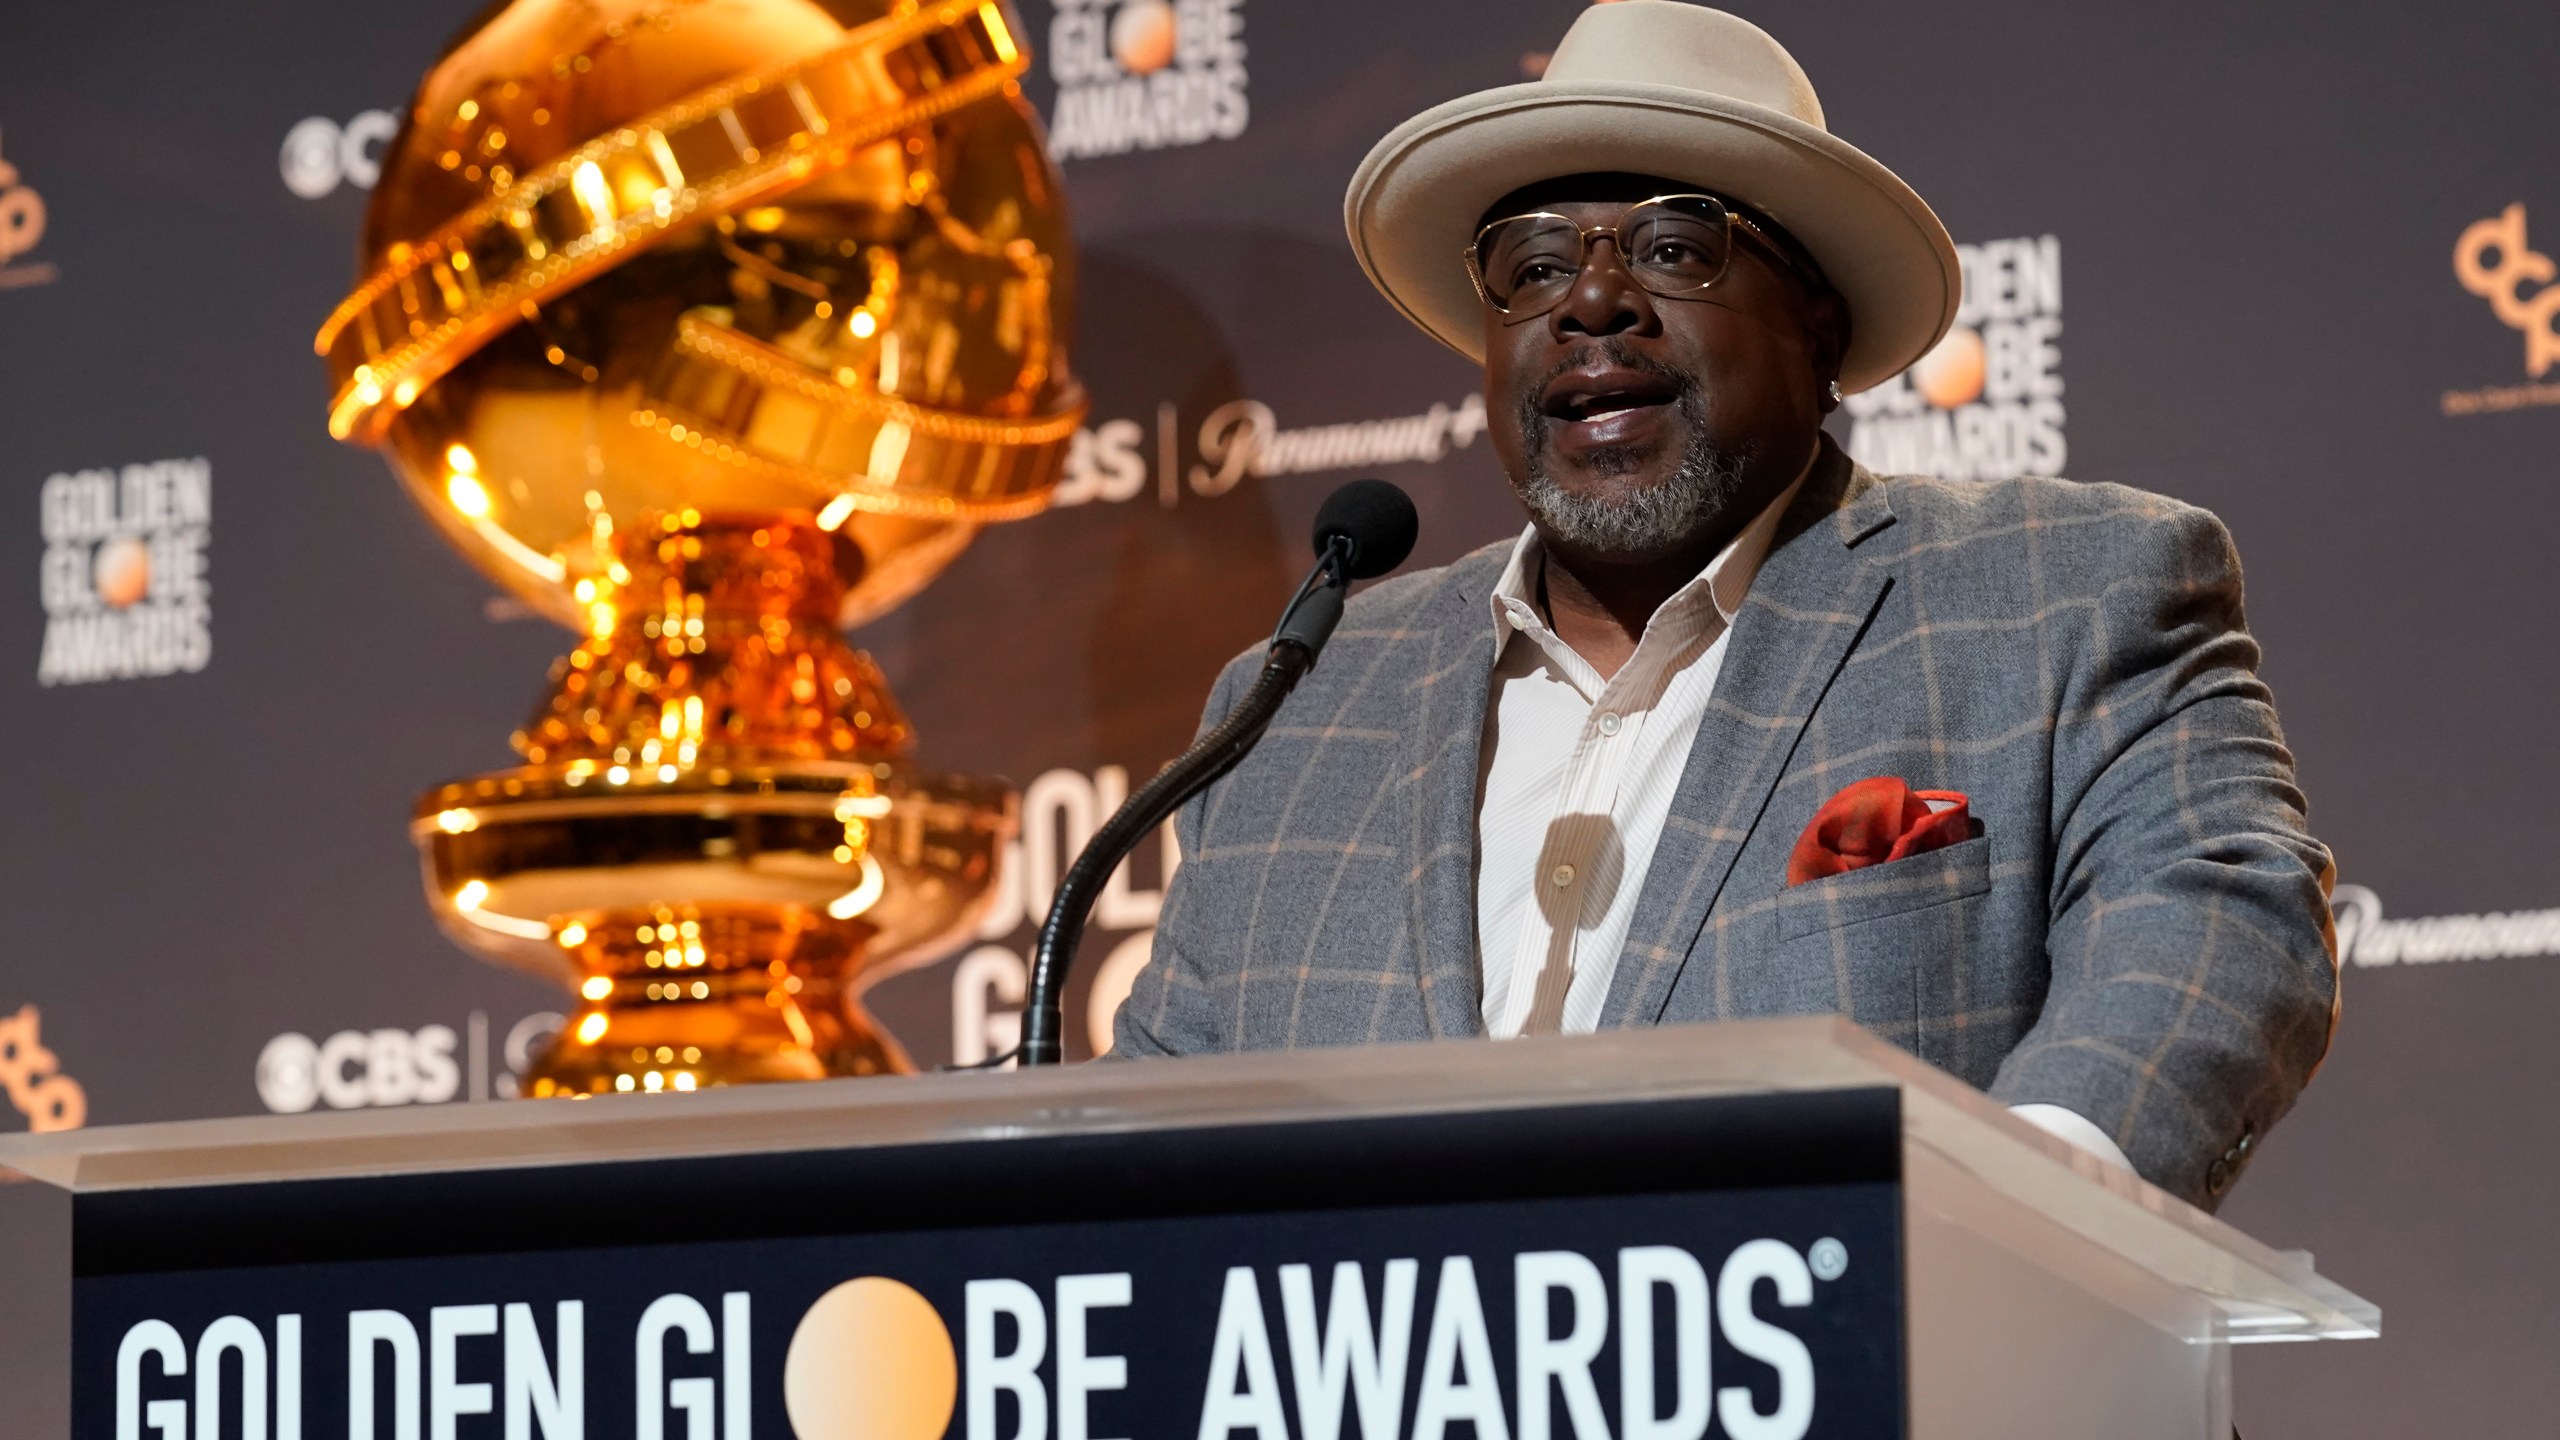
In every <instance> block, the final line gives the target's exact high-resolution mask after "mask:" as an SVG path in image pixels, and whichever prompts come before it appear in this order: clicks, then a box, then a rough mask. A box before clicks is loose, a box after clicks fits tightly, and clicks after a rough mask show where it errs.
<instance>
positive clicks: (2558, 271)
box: [2453, 201, 2560, 380]
mask: <svg viewBox="0 0 2560 1440" xmlns="http://www.w3.org/2000/svg"><path fill="white" fill-rule="evenodd" d="M2492 255H2495V256H2496V257H2497V263H2495V264H2490V263H2488V261H2489V257H2490V256H2492ZM2453 277H2454V278H2455V279H2456V280H2459V281H2461V282H2462V288H2463V289H2465V290H2468V291H2470V292H2471V293H2472V294H2474V295H2478V296H2481V297H2482V298H2484V299H2486V300H2487V301H2488V302H2489V309H2490V310H2491V311H2492V312H2493V313H2495V314H2496V315H2497V317H2498V319H2499V321H2500V322H2501V323H2503V324H2505V325H2507V326H2508V327H2510V328H2512V329H2516V330H2521V331H2523V332H2524V367H2525V371H2526V373H2527V374H2529V375H2531V376H2532V377H2533V378H2534V379H2536V380H2539V379H2541V378H2542V376H2543V372H2545V371H2547V370H2549V369H2550V368H2551V362H2552V361H2554V360H2560V285H2554V284H2553V283H2552V280H2553V279H2554V278H2555V277H2560V266H2555V265H2554V264H2553V263H2552V260H2551V257H2550V256H2548V255H2544V254H2541V253H2539V252H2537V251H2534V250H2531V249H2528V248H2526V246H2525V239H2524V204H2523V202H2521V201H2519V202H2517V203H2516V204H2513V205H2510V206H2508V207H2507V208H2506V209H2505V210H2503V211H2500V212H2499V213H2498V214H2497V215H2495V216H2493V217H2491V218H2489V219H2487V220H2481V221H2477V222H2474V223H2473V224H2472V225H2471V227H2470V228H2468V229H2466V230H2464V231H2463V232H2462V238H2461V239H2460V240H2457V241H2455V242H2454V246H2453ZM2527 283H2531V284H2532V285H2533V286H2534V287H2535V289H2534V292H2533V294H2532V295H2531V296H2530V297H2528V296H2526V295H2525V294H2524V287H2525V285H2526V284H2527Z"/></svg>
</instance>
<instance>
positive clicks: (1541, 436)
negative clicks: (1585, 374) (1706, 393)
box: [1512, 335, 1698, 450]
mask: <svg viewBox="0 0 2560 1440" xmlns="http://www.w3.org/2000/svg"><path fill="white" fill-rule="evenodd" d="M1594 358H1598V359H1601V360H1605V361H1607V362H1608V363H1610V364H1612V365H1616V366H1619V367H1621V368H1623V369H1628V370H1633V371H1636V372H1637V373H1639V374H1642V375H1645V376H1648V377H1650V378H1652V379H1655V380H1659V381H1661V382H1662V383H1663V384H1664V385H1666V386H1668V387H1669V388H1670V389H1671V391H1672V403H1674V404H1675V405H1678V406H1679V407H1680V408H1681V410H1682V411H1683V412H1686V411H1688V409H1689V407H1690V405H1691V403H1692V402H1693V401H1694V400H1695V399H1696V398H1697V393H1698V377H1697V376H1695V375H1692V374H1690V373H1689V372H1688V371H1686V370H1680V369H1675V368H1674V367H1672V366H1669V365H1666V364H1664V363H1663V362H1661V361H1659V360H1656V359H1654V358H1653V357H1652V356H1650V355H1647V354H1645V353H1644V352H1643V351H1641V350H1638V349H1637V348H1636V347H1635V346H1634V345H1633V344H1631V343H1629V342H1628V341H1627V340H1625V339H1623V338H1621V337H1619V336H1615V335H1609V336H1603V337H1602V338H1600V339H1597V340H1591V341H1586V342H1585V343H1583V344H1580V345H1576V346H1575V347H1574V348H1573V349H1571V350H1569V351H1567V352H1566V353H1565V356H1564V358H1563V359H1561V360H1558V361H1557V362H1556V363H1555V364H1553V365H1551V366H1549V367H1547V372H1546V373H1545V374H1543V375H1540V376H1538V377H1537V378H1536V379H1534V380H1531V381H1530V382H1528V383H1527V384H1526V385H1524V386H1522V387H1521V389H1520V392H1519V393H1518V394H1517V395H1515V396H1513V397H1512V399H1513V403H1514V405H1515V407H1516V409H1517V413H1518V416H1519V420H1520V434H1521V437H1522V438H1523V439H1525V440H1527V441H1528V442H1529V448H1530V449H1532V450H1537V449H1541V448H1544V446H1545V445H1546V443H1547V426H1548V424H1549V423H1550V422H1549V417H1548V415H1547V412H1546V410H1545V409H1544V408H1543V404H1542V398H1543V397H1544V396H1545V395H1546V393H1547V387H1548V386H1550V385H1553V384H1554V383H1556V381H1558V380H1560V379H1562V378H1563V377H1564V375H1565V373H1566V372H1567V371H1570V370H1579V369H1581V368H1583V367H1584V366H1586V365H1588V364H1590V363H1591V362H1592V360H1593V359H1594Z"/></svg>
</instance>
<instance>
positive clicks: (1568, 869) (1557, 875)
mask: <svg viewBox="0 0 2560 1440" xmlns="http://www.w3.org/2000/svg"><path fill="white" fill-rule="evenodd" d="M1547 878H1548V879H1550V880H1552V881H1554V882H1555V883H1556V888H1557V889H1559V890H1561V889H1563V888H1564V887H1565V886H1567V885H1570V884H1572V883H1573V867H1572V866H1570V865H1559V866H1557V867H1556V868H1555V869H1553V870H1550V871H1548V872H1547Z"/></svg>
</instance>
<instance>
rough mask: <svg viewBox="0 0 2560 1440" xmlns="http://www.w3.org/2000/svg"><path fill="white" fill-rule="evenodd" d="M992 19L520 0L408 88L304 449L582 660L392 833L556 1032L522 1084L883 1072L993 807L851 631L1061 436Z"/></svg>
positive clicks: (1026, 151)
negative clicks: (945, 770)
mask: <svg viewBox="0 0 2560 1440" xmlns="http://www.w3.org/2000/svg"><path fill="white" fill-rule="evenodd" d="M1020 36H1021V30H1020V27H1019V25H1018V24H1017V23H1016V21H1015V19H1014V17H1013V15H1012V13H1011V12H1010V11H1009V10H1008V9H1007V8H1006V7H1005V6H1004V5H1003V4H1002V3H981V0H959V3H947V4H917V3H914V0H693V3H671V0H515V3H512V4H506V5H501V6H493V7H491V8H490V9H489V10H488V11H486V12H485V13H484V14H483V16H482V18H481V20H480V21H479V22H478V23H477V25H476V28H474V29H473V30H472V31H470V32H469V33H468V34H466V35H464V36H463V37H462V38H461V39H460V40H458V41H457V42H456V43H455V44H454V45H453V46H452V48H451V49H450V50H449V51H448V52H447V53H446V54H445V56H444V57H443V58H442V59H441V60H440V61H438V62H437V64H436V66H435V68H434V70H433V71H431V72H430V73H429V74H428V76H427V77H426V79H425V81H424V82H423V83H422V84H421V86H420V87H419V91H418V94H417V98H416V100H415V101H414V102H413V104H412V106H411V108H410V111H409V116H408V121H407V125H406V128H405V129H404V130H403V131H402V132H401V134H400V136H399V138H398V139H397V140H396V141H395V142H394V143H393V146H392V149H391V152H390V154H389V155H387V156H386V158H385V161H384V165H383V171H382V179H381V182H380V184H379V186H378V187H377V188H376V189H375V191H374V197H373V202H372V208H371V210H370V212H369V213H368V215H367V217H366V222H365V234H364V241H363V256H362V278H361V282H360V283H359V285H358V286H357V288H356V290H355V293H354V294H352V295H350V296H349V297H348V298H347V300H346V301H345V303H344V304H342V305H340V306H339V307H338V309H337V311H336V312H335V313H334V314H332V315H331V316H330V317H329V320H328V323H327V324H326V325H325V326H324V327H323V328H322V329H321V332H320V336H319V340H318V349H319V351H320V353H321V354H322V355H324V356H325V357H327V359H328V362H329V368H330V373H331V378H332V380H333V382H334V383H335V386H336V393H335V398H334V400H333V402H332V406H331V410H330V415H329V428H330V432H331V433H332V434H334V435H336V436H338V437H339V438H341V439H346V440H352V441H356V442H359V443H362V444H367V445H373V446H378V447H380V448H382V449H383V450H385V451H386V452H388V454H389V456H390V458H391V462H392V466H393V468H394V469H395V470H396V471H397V473H398V474H399V476H400V479H401V481H402V482H403V484H404V485H405V486H406V487H407V488H408V490H409V493H410V495H411V496H412V498H414V499H415V500H416V501H417V502H418V504H419V505H420V506H421V507H422V508H423V509H425V511H426V512H427V514H428V515H429V516H431V517H432V518H433V519H434V521H435V523H436V525H437V526H438V527H439V528H440V529H441V530H442V531H443V532H444V534H445V536H446V537H447V538H448V539H450V540H451V541H452V542H453V544H454V545H456V546H457V547H459V548H460V549H461V550H462V552H463V553H464V554H465V555H467V556H469V557H470V558H471V559H472V560H473V562H474V563H476V564H477V565H479V567H480V568H481V569H482V570H484V571H486V572H487V573H488V574H489V575H490V576H491V577H492V578H493V579H495V580H497V581H498V582H499V583H500V584H501V585H504V586H505V587H506V588H507V589H508V590H510V591H512V592H513V593H514V594H516V595H517V596H518V597H520V598H521V599H523V600H524V601H525V602H526V603H527V604H529V605H531V606H532V607H534V608H535V609H536V610H538V611H540V612H541V613H543V614H545V615H548V616H550V617H552V618H554V619H556V620H559V621H560V622H562V623H563V624H566V625H568V626H570V627H571V628H573V629H574V630H576V631H577V632H578V633H579V634H580V635H582V636H583V637H584V638H583V639H582V640H581V641H580V642H579V644H578V646H577V648H576V649H575V650H573V651H572V652H570V654H569V655H568V657H567V658H566V659H565V660H564V661H562V662H561V663H560V664H559V665H558V666H557V667H555V669H554V672H553V676H552V686H551V692H550V694H549V696H548V697H547V698H546V699H545V700H544V701H543V703H542V704H541V706H540V707H539V708H538V709H537V710H536V712H535V714H534V717H533V720H532V721H531V723H529V724H528V725H527V726H526V727H525V729H524V730H522V731H521V732H519V733H518V734H517V735H516V737H515V745H516V748H517V750H518V751H519V752H521V754H522V756H523V759H524V762H525V763H524V764H523V765H521V766H519V767H518V768H515V769H511V770H504V771H500V772H497V773H494V774H489V775H482V776H478V777H476V778H473V779H469V780H463V781H458V782H456V783H454V784H450V785H446V786H442V787H440V788H438V789H436V790H433V791H430V792H429V793H428V794H427V795H425V796H424V797H422V798H421V799H420V801H419V802H418V806H417V811H416V815H415V817H414V819H413V822H412V827H413V832H414V834H415V836H416V838H417V841H418V845H419V848H420V850H421V852H422V855H423V860H424V865H425V871H426V882H427V890H428V894H429V897H430V900H431V903H432V904H433V906H434V908H435V912H436V914H437V916H438V918H439V920H440V922H441V923H442V924H443V926H444V927H445V929H446V930H447V931H448V932H449V933H450V934H452V935H453V936H454V937H455V938H457V939H458V940H460V941H461V942H462V943H463V944H464V945H466V946H468V947H469V948H471V949H473V950H475V951H477V952H478V953H480V954H481V955H483V956H486V957H488V958H490V959H493V960H497V961H501V962H504V963H506V964H510V965H515V966H520V967H523V968H526V969H530V970H533V971H535V972H537V973H539V974H542V975H545V976H551V977H555V978H557V979H559V980H560V981H562V982H564V983H566V984H567V985H569V986H570V987H571V988H573V989H574V990H575V991H576V993H577V994H578V996H579V997H580V999H581V1001H582V1003H581V1005H580V1006H579V1007H578V1009H577V1011H576V1013H575V1014H574V1016H573V1017H572V1018H571V1020H570V1021H569V1023H568V1025H567V1027H566V1029H565V1030H564V1031H563V1033H562V1034H561V1036H560V1037H559V1038H558V1040H557V1041H555V1042H554V1043H553V1045H552V1046H551V1048H550V1049H549V1050H548V1051H547V1053H545V1054H544V1055H542V1056H541V1057H540V1058H539V1059H538V1060H537V1061H536V1062H535V1064H534V1065H533V1067H532V1070H531V1073H530V1074H529V1075H528V1076H527V1077H526V1082H527V1083H526V1086H525V1089H526V1092H527V1093H529V1094H534V1095H586V1094H594V1093H599V1092H606V1091H616V1090H623V1091H633V1090H637V1091H656V1090H690V1089H695V1088H698V1087H701V1086H707V1085H716V1084H726V1083H734V1082H742V1081H757V1080H786V1079H805V1078H816V1077H820V1076H827V1075H867V1074H877V1073H881V1072H884V1071H895V1070H900V1069H903V1068H906V1061H905V1058H904V1056H903V1055H902V1054H901V1053H900V1052H899V1050H898V1049H897V1047H896V1045H895V1043H894V1042H892V1041H891V1040H889V1039H888V1038H887V1037H885V1036H883V1035H881V1034H880V1033H878V1031H877V1030H876V1029H874V1027H873V1026H872V1025H871V1024H870V1023H869V1022H868V1021H867V1020H866V1018H865V1017H864V1015H863V1013H862V1011H861V1009H860V1007H859V1005H858V1003H857V1000H856V996H857V994H858V991H859V989H860V988H861V986H862V985H863V984H865V983H867V982H868V981H870V980H873V979H876V978H878V977H879V976H881V975H883V974H885V973H888V972H890V971H891V970H894V969H896V968H898V967H900V966H902V965H911V964H914V963H917V962H918V961H921V960H924V959H929V958H931V957H932V956H933V955H934V954H935V953H937V952H938V951H939V950H940V949H942V948H945V947H947V946H948V945H949V944H951V943H954V942H956V941H957V940H958V939H959V938H960V937H962V936H964V935H965V934H966V932H967V930H968V928H969V927H970V926H971V925H972V924H973V923H974V921H975V919H976V916H977V915H978V913H979V911H980V909H981V908H982V906H983V903H984V901H985V899H986V897H987V895H988V893H989V891H990V888H991V881H992V878H993V872H994V866H995V860H996V856H997V853H998V851H999V849H1000V847H1001V846H1002V844H1003V842H1004V840H1005V839H1006V837H1007V836H1008V835H1009V834H1010V832H1011V830H1012V827H1013V824H1014V820H1013V814H1014V811H1013V797H1012V795H1011V793H1010V792H1009V791H1007V790H1006V789H1005V788H1004V787H1003V786H1001V785H1000V784H998V783H996V782H993V781H988V780H977V779H966V778H954V777H947V776H937V775H932V774H927V773H924V772H921V771H918V770H916V769H914V768H913V767H912V766H911V764H910V762H909V759H908V756H909V753H910V750H911V747H912V738H913V737H912V736H911V734H910V732H909V729H908V726H907V723H906V721H905V720H904V719H903V718H902V717H901V716H900V714H899V712H898V708H897V706H896V704H895V703H894V702H893V701H892V700H891V699H890V698H889V694H888V690H887V688H886V686H885V685H884V683H883V681H882V679H881V676H880V672H879V670H878V669H877V667H875V666H874V665H873V664H872V662H871V660H870V659H869V657H867V656H865V655H862V654H859V653H857V652H855V651H853V650H851V649H849V648H847V646H846V645H845V642H844V639H843V636H842V633H841V630H840V627H842V626H845V625H849V624H853V623H855V622H857V621H859V620H861V619H863V618H865V617H867V616H872V615H876V614H879V613H881V612H882V611H884V610H886V609H888V608H889V607H891V606H893V605H896V604H897V603H898V602H899V601H901V600H903V599H905V598H906V597H908V596H910V595H912V594H914V593H915V592H916V591H917V590H918V589H920V588H921V587H922V586H923V585H924V584H925V583H926V582H927V581H929V580H930V579H932V578H933V576H934V575H935V573H936V572H938V571H939V570H941V569H942V568H943V567H944V566H945V565H947V564H948V563H949V562H950V561H951V559H952V558H953V557H954V556H955V555H957V554H958V553H959V552H960V551H961V550H962V549H963V548H964V547H965V546H967V544H968V543H969V540H970V538H971V537H972V536H973V535H974V534H975V533H976V531H977V527H978V526H979V525H981V524H983V523H986V522H989V521H995V520H1007V519H1013V518H1017V517H1020V516H1024V515H1029V514H1031V513H1033V512H1035V511H1037V510H1039V509H1040V508H1041V507H1042V506H1044V505H1045V504H1046V503H1047V502H1048V498H1049V494H1050V492H1051V490H1052V488H1053V487H1054V485H1055V483H1056V478H1057V473H1058V469H1059V466H1060V463H1061V460H1062V458H1063V455H1064V453H1065V449H1066V446H1067V442H1068V441H1069V439H1070V437H1072V435H1073V434H1074V432H1075V427H1076V423H1077V421H1078V420H1079V419H1080V418H1081V417H1082V415H1083V411H1084V400H1083V395H1082V392H1081V391H1080V390H1079V388H1078V387H1077V385H1076V383H1075V381H1074V380H1073V378H1072V377H1071V376H1070V375H1069V374H1068V371H1067V365H1066V356H1065V350H1064V347H1063V343H1062V340H1061V336H1062V332H1063V329H1064V326H1065V322H1066V314H1067V307H1068V303H1069V297H1070V295H1071V293H1072V276H1071V273H1070V269H1069V265H1070V258H1069V245H1068V237H1067V225H1066V217H1065V211H1064V205H1063V202H1062V199H1061V195H1060V188H1059V179H1058V175H1057V171H1056V169H1055V167H1054V166H1053V165H1051V163H1050V161H1049V159H1048V157H1047V155H1046V153H1045V152H1044V151H1043V149H1042V148H1041V143H1040V139H1039V130H1038V127H1037V125H1036V123H1035V122H1034V121H1033V119H1032V117H1031V113H1030V111H1029V109H1028V108H1027V107H1026V105H1025V103H1024V101H1023V99H1022V96H1021V92H1020V88H1019V85H1018V83H1017V81H1018V78H1019V77H1020V75H1021V74H1022V72H1023V70H1024V69H1025V68H1026V66H1027V64H1028V58H1029V57H1028V56H1027V54H1026V53H1025V51H1024V49H1023V46H1022V42H1021V39H1020Z"/></svg>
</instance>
